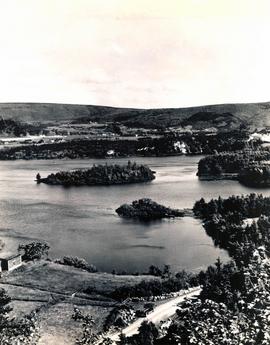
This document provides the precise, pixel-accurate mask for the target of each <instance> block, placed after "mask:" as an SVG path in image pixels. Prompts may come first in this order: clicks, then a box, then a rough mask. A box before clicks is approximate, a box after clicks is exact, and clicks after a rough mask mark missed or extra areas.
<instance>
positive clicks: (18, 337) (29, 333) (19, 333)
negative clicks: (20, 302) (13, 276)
mask: <svg viewBox="0 0 270 345" xmlns="http://www.w3.org/2000/svg"><path fill="white" fill-rule="evenodd" d="M10 302H11V299H10V297H9V296H8V295H7V293H6V291H5V290H4V289H0V344H1V345H10V344H21V345H36V344H37V342H38V339H39V331H38V319H37V315H36V313H34V312H33V313H31V314H29V315H26V316H24V317H23V318H22V319H20V320H16V319H13V318H10V316H9V313H10V312H11V311H12V308H11V307H10V306H9V303H10Z"/></svg>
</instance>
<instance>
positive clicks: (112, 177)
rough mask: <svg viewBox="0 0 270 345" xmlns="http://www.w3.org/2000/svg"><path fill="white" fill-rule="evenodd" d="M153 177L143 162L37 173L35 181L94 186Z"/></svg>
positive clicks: (131, 181)
mask: <svg viewBox="0 0 270 345" xmlns="http://www.w3.org/2000/svg"><path fill="white" fill-rule="evenodd" d="M154 179H155V172H154V171H153V170H151V169H150V168H149V167H148V166H146V165H143V164H136V163H135V162H134V163H131V162H130V161H129V162H128V163H127V164H126V165H118V164H111V165H109V164H105V165H93V167H91V168H90V169H78V170H73V171H60V172H57V173H56V174H50V175H48V176H47V177H46V178H41V177H40V175H39V174H37V183H46V184H50V185H64V186H96V185H116V184H129V183H139V182H148V181H152V180H154Z"/></svg>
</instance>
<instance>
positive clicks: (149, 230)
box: [0, 156, 270, 272]
mask: <svg viewBox="0 0 270 345" xmlns="http://www.w3.org/2000/svg"><path fill="white" fill-rule="evenodd" d="M199 159H200V157H198V156H196V157H185V156H181V157H165V158H136V161H137V162H138V163H144V164H148V165H149V166H150V167H151V168H152V169H153V170H155V171H156V172H157V174H156V180H154V181H153V182H150V183H144V184H133V185H122V186H119V185H118V186H104V187H103V186H98V187H69V188H65V187H62V186H49V185H45V184H40V185H38V184H36V183H35V182H34V179H35V176H36V174H37V172H39V173H40V174H41V176H42V177H45V176H47V175H48V174H49V173H51V172H57V171H59V170H70V169H76V168H87V167H90V166H91V165H92V164H93V163H96V164H97V163H104V162H105V161H106V162H108V163H113V162H117V163H123V164H124V163H126V162H127V159H111V160H109V161H108V160H94V159H87V160H42V161H41V160H40V161H36V160H35V161H34V160H33V161H2V162H0V217H1V226H0V237H1V238H2V240H3V241H4V242H5V250H8V251H10V250H12V251H15V250H16V248H17V246H18V244H19V243H27V242H30V241H35V240H40V239H41V240H46V241H47V242H48V243H49V244H50V246H51V250H50V255H51V257H53V258H60V257H62V256H64V255H72V256H79V257H83V258H85V259H86V260H87V261H88V262H89V263H92V264H94V265H96V266H97V268H98V269H99V270H101V271H108V272H110V271H111V270H112V269H115V270H117V271H122V270H126V271H129V272H135V271H139V272H141V271H145V270H146V269H147V268H148V267H149V266H150V265H151V264H155V265H159V266H163V265H164V264H169V265H171V267H172V269H173V270H175V271H177V270H181V269H188V270H193V271H198V270H200V269H203V268H205V267H206V266H208V265H209V264H212V263H214V262H215V260H216V259H217V258H218V257H220V258H221V260H223V261H226V260H228V256H227V253H226V252H225V251H223V250H220V249H218V248H215V247H214V246H213V243H212V240H211V238H209V237H208V236H207V235H206V234H205V231H204V229H203V227H202V225H201V222H200V221H199V220H198V219H194V218H192V217H185V218H180V219H169V220H168V219H167V220H163V221H156V222H153V223H149V224H144V223H140V222H137V221H132V220H123V219H121V218H119V217H118V216H117V214H116V213H115V209H116V208H117V207H118V206H120V205H121V204H122V203H130V202H132V201H133V200H135V199H138V198H142V197H149V198H152V199H153V200H155V201H157V202H159V203H162V204H164V205H166V206H171V207H174V208H185V207H189V208H191V207H192V206H193V204H194V202H195V201H196V200H198V199H200V198H201V197H204V198H205V199H206V200H209V199H210V198H213V197H218V196H219V195H221V196H223V197H227V196H229V195H231V194H247V193H250V192H256V189H252V188H247V187H244V186H241V185H240V184H239V183H238V182H237V181H210V182H209V181H199V180H198V178H197V177H196V170H197V163H198V161H199ZM264 194H266V195H270V189H266V190H264Z"/></svg>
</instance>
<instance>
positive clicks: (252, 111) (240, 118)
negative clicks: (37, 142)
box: [0, 102, 270, 130]
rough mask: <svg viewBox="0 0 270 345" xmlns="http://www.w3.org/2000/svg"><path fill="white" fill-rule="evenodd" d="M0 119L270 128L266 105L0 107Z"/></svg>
mask: <svg viewBox="0 0 270 345" xmlns="http://www.w3.org/2000/svg"><path fill="white" fill-rule="evenodd" d="M0 116H1V117H3V118H4V119H12V120H16V121H21V122H57V121H75V122H79V123H81V122H89V121H97V122H104V121H114V122H119V123H122V124H126V125H128V126H131V127H150V128H151V127H156V126H163V127H170V126H180V125H184V126H189V125H190V126H192V127H193V128H195V129H204V128H208V127H215V128H217V129H226V130H231V129H235V128H239V127H240V126H250V127H252V128H256V127H265V126H270V102H265V103H243V104H242V103H236V104H217V105H204V106H196V107H187V108H160V109H135V108H117V107H109V106H99V105H76V104H56V103H0Z"/></svg>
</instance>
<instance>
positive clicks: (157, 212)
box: [116, 198, 184, 220]
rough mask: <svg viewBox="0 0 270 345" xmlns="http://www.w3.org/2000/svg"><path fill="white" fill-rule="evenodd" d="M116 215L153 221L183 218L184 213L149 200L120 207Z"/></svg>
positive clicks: (141, 200) (137, 201) (136, 201)
mask: <svg viewBox="0 0 270 345" xmlns="http://www.w3.org/2000/svg"><path fill="white" fill-rule="evenodd" d="M116 213H117V214H118V215H119V216H121V217H124V218H137V219H142V220H154V219H161V218H174V217H183V216H184V212H183V211H181V210H177V209H172V208H170V207H166V206H163V205H160V204H158V203H157V202H155V201H153V200H151V199H147V198H144V199H140V200H135V201H133V202H132V204H130V205H128V204H124V205H122V206H120V207H119V208H118V209H117V210H116Z"/></svg>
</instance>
